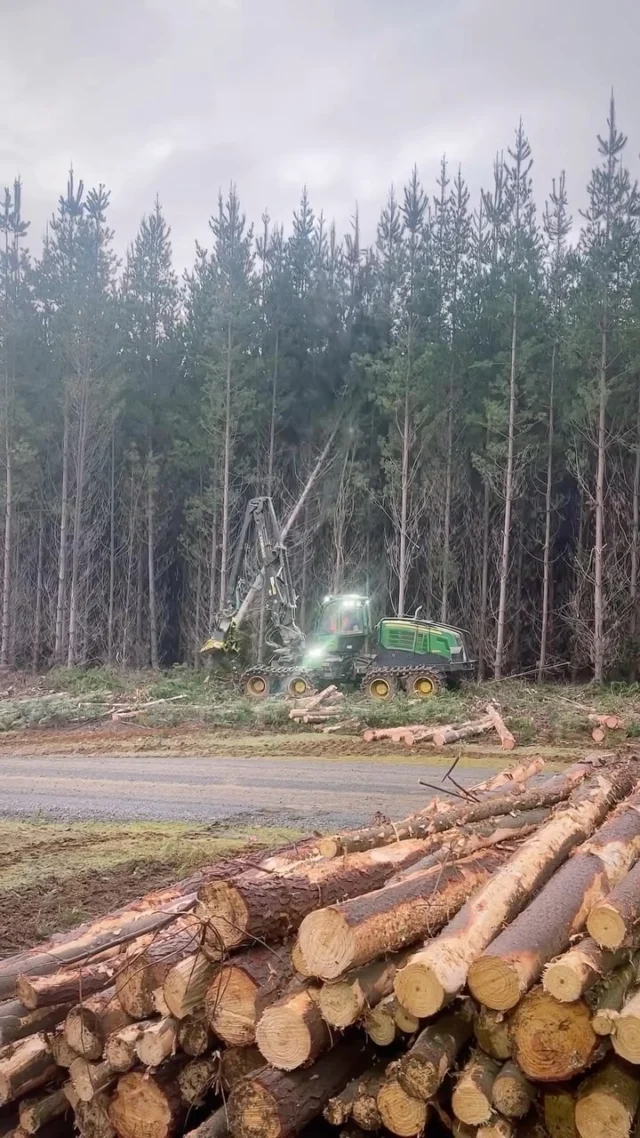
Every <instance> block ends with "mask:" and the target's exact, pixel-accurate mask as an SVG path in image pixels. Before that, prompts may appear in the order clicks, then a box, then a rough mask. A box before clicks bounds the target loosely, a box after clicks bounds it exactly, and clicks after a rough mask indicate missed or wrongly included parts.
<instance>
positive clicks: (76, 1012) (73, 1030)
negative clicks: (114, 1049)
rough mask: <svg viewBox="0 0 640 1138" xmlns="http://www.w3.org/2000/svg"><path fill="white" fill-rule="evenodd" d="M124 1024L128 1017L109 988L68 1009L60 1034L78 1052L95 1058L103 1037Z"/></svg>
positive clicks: (99, 1055) (125, 1024) (102, 1043)
mask: <svg viewBox="0 0 640 1138" xmlns="http://www.w3.org/2000/svg"><path fill="white" fill-rule="evenodd" d="M128 1023H130V1020H129V1016H128V1015H127V1013H126V1012H125V1011H124V1010H123V1008H122V1007H121V1006H120V1001H119V1000H118V997H117V996H116V990H115V987H112V988H107V989H106V991H103V992H100V993H99V994H98V995H96V996H91V997H90V998H89V999H88V1000H84V1001H83V1002H82V1003H81V1004H78V1005H77V1006H76V1007H75V1008H72V1009H71V1011H70V1012H69V1014H68V1015H67V1018H66V1019H65V1022H64V1034H65V1038H66V1040H67V1043H68V1044H69V1046H70V1047H72V1048H73V1050H74V1051H77V1053H78V1055H82V1056H83V1058H85V1059H90V1060H93V1061H95V1060H96V1059H100V1058H101V1057H102V1052H103V1050H104V1044H105V1040H106V1038H107V1036H108V1035H111V1033H112V1032H114V1031H119V1030H120V1029H121V1028H123V1027H126V1026H127V1024H128Z"/></svg>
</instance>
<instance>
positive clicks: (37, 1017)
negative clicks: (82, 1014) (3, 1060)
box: [0, 1000, 71, 1047]
mask: <svg viewBox="0 0 640 1138" xmlns="http://www.w3.org/2000/svg"><path fill="white" fill-rule="evenodd" d="M70 1007H71V1004H56V1005H55V1006H54V1007H50V1008H49V1007H45V1008H36V1009H35V1010H34V1011H32V1010H30V1009H29V1008H26V1007H25V1006H24V1004H22V1003H21V1002H20V1000H7V1001H6V1003H3V1004H0V1047H4V1045H5V1044H6V1043H16V1042H17V1041H18V1040H19V1039H26V1037H27V1036H28V1035H33V1034H34V1033H35V1032H39V1031H50V1030H51V1028H52V1027H57V1025H58V1024H59V1023H62V1020H63V1019H64V1017H65V1016H66V1014H67V1012H68V1011H69V1008H70Z"/></svg>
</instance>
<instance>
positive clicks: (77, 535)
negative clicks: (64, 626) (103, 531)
mask: <svg viewBox="0 0 640 1138" xmlns="http://www.w3.org/2000/svg"><path fill="white" fill-rule="evenodd" d="M87 401H88V394H87V381H86V377H85V378H84V379H83V384H82V399H81V401H80V423H79V436H78V466H77V476H76V501H75V508H74V514H73V541H72V546H71V598H70V601H69V645H68V651H67V666H68V667H69V668H71V667H73V665H74V664H75V663H76V660H77V654H78V652H77V648H78V643H77V642H78V608H79V599H78V594H79V588H80V581H79V576H78V573H79V566H80V546H81V542H82V506H83V498H84V475H85V458H86V447H87V417H88V407H87Z"/></svg>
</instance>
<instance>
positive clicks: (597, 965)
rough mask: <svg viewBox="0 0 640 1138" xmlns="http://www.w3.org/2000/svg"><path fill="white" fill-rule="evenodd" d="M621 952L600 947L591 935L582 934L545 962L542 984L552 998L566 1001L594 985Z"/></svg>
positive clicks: (620, 959) (618, 960)
mask: <svg viewBox="0 0 640 1138" xmlns="http://www.w3.org/2000/svg"><path fill="white" fill-rule="evenodd" d="M623 960H624V954H623V953H621V952H617V953H616V952H609V951H608V950H607V949H605V948H600V946H599V945H598V944H596V942H595V940H594V939H593V937H585V938H584V940H581V941H580V942H579V943H578V944H575V945H574V946H573V947H572V948H570V949H568V951H567V952H564V953H563V954H562V956H559V957H558V958H557V960H552V961H551V963H550V964H547V966H546V968H545V970H544V973H543V976H542V986H543V988H544V990H545V992H549V994H550V995H552V996H554V997H555V999H556V1000H560V1001H561V1003H563V1004H570V1003H571V1002H572V1001H573V1000H579V999H580V997H581V996H583V995H584V993H585V992H588V991H589V989H590V988H592V987H593V986H594V984H597V983H598V981H599V980H600V978H601V977H602V976H605V975H606V974H607V973H608V972H611V971H612V970H613V969H614V968H617V967H618V966H619V965H620V964H622V963H623Z"/></svg>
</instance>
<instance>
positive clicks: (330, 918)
mask: <svg viewBox="0 0 640 1138" xmlns="http://www.w3.org/2000/svg"><path fill="white" fill-rule="evenodd" d="M298 940H299V944H300V951H301V953H302V956H303V958H304V960H305V962H306V965H307V967H308V969H309V971H310V972H311V973H312V975H314V976H320V977H322V979H323V980H335V979H337V977H338V976H341V975H342V974H343V972H346V971H347V969H348V968H349V967H350V966H351V964H352V962H353V955H354V937H353V933H352V932H351V929H350V928H349V925H348V924H347V921H346V919H345V917H344V916H343V915H342V913H340V912H338V910H337V909H319V910H318V911H317V912H315V913H310V914H309V916H307V917H305V919H304V920H303V922H302V924H301V926H300V932H299V934H298Z"/></svg>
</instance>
